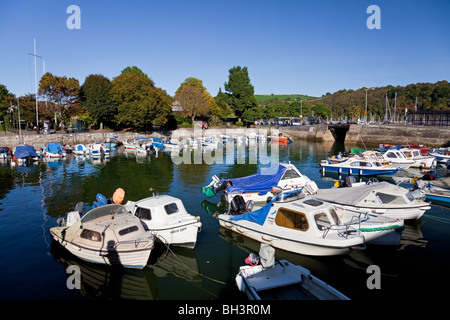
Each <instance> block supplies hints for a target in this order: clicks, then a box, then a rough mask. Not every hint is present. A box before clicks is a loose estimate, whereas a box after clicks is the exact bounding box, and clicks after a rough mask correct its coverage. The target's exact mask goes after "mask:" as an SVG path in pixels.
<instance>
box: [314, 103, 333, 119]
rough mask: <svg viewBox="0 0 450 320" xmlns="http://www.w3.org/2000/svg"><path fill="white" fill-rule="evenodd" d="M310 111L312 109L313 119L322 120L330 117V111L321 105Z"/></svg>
mask: <svg viewBox="0 0 450 320" xmlns="http://www.w3.org/2000/svg"><path fill="white" fill-rule="evenodd" d="M311 109H312V111H314V115H315V117H321V118H322V119H326V118H328V117H331V109H330V108H328V107H327V106H326V105H325V104H323V103H318V104H316V105H314V106H313V107H312V108H311Z"/></svg>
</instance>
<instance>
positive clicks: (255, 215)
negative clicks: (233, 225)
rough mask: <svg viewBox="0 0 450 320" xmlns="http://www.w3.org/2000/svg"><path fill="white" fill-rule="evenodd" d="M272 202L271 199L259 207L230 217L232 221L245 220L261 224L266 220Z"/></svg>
mask: <svg viewBox="0 0 450 320" xmlns="http://www.w3.org/2000/svg"><path fill="white" fill-rule="evenodd" d="M272 202H273V200H272V201H271V202H269V203H268V204H266V205H265V206H264V207H262V208H261V209H258V210H255V211H250V212H246V213H243V214H239V215H236V216H232V217H231V218H230V219H231V220H233V221H240V220H246V221H250V222H254V223H257V224H259V225H261V226H262V225H263V224H264V222H265V221H266V218H267V215H268V214H269V212H270V209H271V208H272ZM274 210H275V211H274V212H272V213H275V212H276V209H274Z"/></svg>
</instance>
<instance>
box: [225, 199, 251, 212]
mask: <svg viewBox="0 0 450 320" xmlns="http://www.w3.org/2000/svg"><path fill="white" fill-rule="evenodd" d="M253 206H254V202H253V200H249V201H247V202H245V200H244V198H243V197H242V196H241V195H237V196H235V197H234V198H233V199H232V200H231V203H230V213H231V214H233V215H235V214H241V213H244V212H249V211H252V210H253Z"/></svg>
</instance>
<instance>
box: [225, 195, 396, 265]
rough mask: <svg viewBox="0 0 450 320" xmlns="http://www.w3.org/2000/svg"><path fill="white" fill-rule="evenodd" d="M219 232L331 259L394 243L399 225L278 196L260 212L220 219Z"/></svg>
mask: <svg viewBox="0 0 450 320" xmlns="http://www.w3.org/2000/svg"><path fill="white" fill-rule="evenodd" d="M218 219H219V223H220V225H221V226H222V227H224V228H227V229H230V230H231V231H234V232H237V233H239V234H241V235H243V236H247V237H249V238H251V239H254V240H256V241H259V242H262V243H267V244H270V245H271V246H273V247H275V248H279V249H283V250H286V251H289V252H293V253H298V254H304V255H311V256H332V255H341V254H347V253H349V252H351V251H352V250H353V249H363V248H365V244H368V243H372V244H386V245H395V244H398V243H399V242H400V238H401V233H400V232H398V230H401V229H402V228H403V225H404V223H403V220H397V219H391V218H388V217H383V216H379V215H374V214H370V213H362V212H353V211H350V210H346V209H341V208H340V209H338V210H335V207H334V205H333V204H331V203H328V202H325V201H322V200H318V199H314V198H312V197H310V196H304V195H303V197H302V194H301V191H290V192H285V193H281V194H280V195H278V196H277V197H276V198H274V199H273V200H272V201H271V202H269V203H268V204H267V205H265V206H264V207H263V208H261V209H258V210H255V211H250V212H246V213H242V214H237V215H233V214H232V213H227V214H220V215H219V216H218Z"/></svg>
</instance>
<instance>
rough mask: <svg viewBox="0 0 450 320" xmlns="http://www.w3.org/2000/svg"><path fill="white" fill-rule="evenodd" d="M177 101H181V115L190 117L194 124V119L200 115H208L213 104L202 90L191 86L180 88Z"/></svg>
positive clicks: (176, 97)
mask: <svg viewBox="0 0 450 320" xmlns="http://www.w3.org/2000/svg"><path fill="white" fill-rule="evenodd" d="M177 92H178V93H177V95H176V96H175V98H174V99H175V100H177V101H179V102H180V104H181V107H182V109H183V110H182V111H180V114H181V115H182V116H184V117H190V118H191V121H192V123H194V119H195V117H197V116H200V115H206V114H208V113H209V111H210V109H211V104H210V101H209V99H208V95H209V94H206V93H205V92H206V91H203V90H202V89H200V88H197V87H193V86H190V85H187V86H183V87H180V88H179V90H177Z"/></svg>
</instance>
